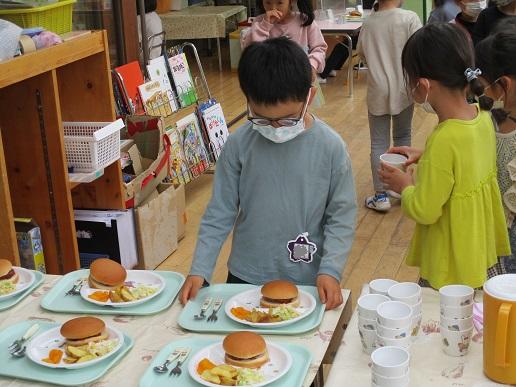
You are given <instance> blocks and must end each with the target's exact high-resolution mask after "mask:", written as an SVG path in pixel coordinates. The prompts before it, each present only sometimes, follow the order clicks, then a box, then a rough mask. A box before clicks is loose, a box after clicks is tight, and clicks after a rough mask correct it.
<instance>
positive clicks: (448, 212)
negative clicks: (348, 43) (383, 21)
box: [379, 23, 511, 289]
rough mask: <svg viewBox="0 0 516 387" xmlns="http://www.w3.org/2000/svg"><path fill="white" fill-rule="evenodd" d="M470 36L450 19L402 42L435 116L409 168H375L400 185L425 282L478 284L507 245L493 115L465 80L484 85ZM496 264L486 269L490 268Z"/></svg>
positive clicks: (416, 89)
mask: <svg viewBox="0 0 516 387" xmlns="http://www.w3.org/2000/svg"><path fill="white" fill-rule="evenodd" d="M474 63H475V58H474V53H473V47H472V42H471V41H470V39H469V38H468V37H467V35H466V34H465V33H464V32H463V31H462V30H461V29H460V27H457V26H455V25H453V24H449V23H436V24H428V25H427V26H425V27H423V28H422V29H421V30H419V31H417V32H416V33H415V34H414V35H413V36H412V37H411V38H410V39H409V40H408V42H407V44H406V45H405V48H404V49H403V55H402V65H403V70H404V72H405V75H406V78H407V83H408V85H407V87H409V88H410V90H412V94H413V98H414V101H416V102H417V103H420V104H422V105H427V107H426V108H425V110H432V109H433V110H434V111H435V113H436V114H437V118H438V119H439V123H438V125H437V126H436V128H435V129H434V130H433V132H432V133H431V134H430V136H429V138H428V139H427V141H426V146H425V149H424V151H420V150H417V149H414V148H409V147H400V148H392V149H390V152H394V153H401V154H405V155H406V156H407V157H408V161H407V163H406V165H407V166H408V165H410V164H415V163H417V179H414V178H413V176H412V174H411V173H410V172H402V171H401V170H399V169H396V168H393V167H390V166H388V165H385V164H383V165H382V170H381V171H380V172H379V173H380V176H381V179H382V181H383V182H384V183H385V184H387V185H388V186H389V187H390V189H392V190H394V191H395V192H398V193H401V206H402V210H403V213H404V214H405V215H407V216H408V217H410V218H411V219H413V220H415V221H416V230H415V234H414V236H413V238H412V243H411V246H410V249H409V253H408V257H407V264H408V265H411V266H419V267H420V276H421V279H422V280H421V281H420V282H421V284H422V285H426V286H428V285H430V286H432V287H433V288H435V289H439V288H440V287H442V286H444V285H448V284H464V285H469V286H471V287H474V288H477V287H481V286H482V285H483V284H484V282H485V280H486V274H487V272H488V269H489V268H492V267H493V266H497V265H499V263H498V258H497V257H498V256H501V255H509V254H510V251H511V250H510V246H509V240H508V236H507V228H506V223H505V218H504V213H503V207H502V202H501V196H500V189H499V188H498V182H497V179H496V138H495V132H494V127H493V121H492V120H491V115H490V114H489V112H487V111H482V110H480V109H479V107H478V105H469V104H468V103H467V101H466V93H467V91H468V87H469V88H470V89H471V91H472V92H474V93H475V94H476V95H477V96H480V95H481V94H482V93H483V87H482V85H481V83H480V81H479V80H478V77H477V76H478V75H479V74H480V72H479V71H478V70H475V69H474V68H475V67H474ZM495 272H496V270H490V272H489V274H494V273H495Z"/></svg>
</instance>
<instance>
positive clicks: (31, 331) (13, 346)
mask: <svg viewBox="0 0 516 387" xmlns="http://www.w3.org/2000/svg"><path fill="white" fill-rule="evenodd" d="M38 330H39V325H38V324H34V325H33V326H31V327H30V328H29V329H28V330H27V332H25V334H24V335H23V336H22V337H21V338H19V339H17V340H15V341H14V342H13V343H12V344H11V345H10V346H9V347H8V348H7V349H8V350H9V352H10V353H11V354H12V353H14V352H17V351H19V350H20V349H22V348H23V344H24V343H25V342H26V341H27V340H29V339H30V338H31V337H32V336H33V335H34V333H36V332H37V331H38Z"/></svg>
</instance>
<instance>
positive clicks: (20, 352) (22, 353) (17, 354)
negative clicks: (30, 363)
mask: <svg viewBox="0 0 516 387" xmlns="http://www.w3.org/2000/svg"><path fill="white" fill-rule="evenodd" d="M26 351H27V347H26V346H25V345H24V346H23V347H21V348H20V349H18V350H16V351H13V352H11V356H14V357H18V358H20V357H24V356H25V352H26Z"/></svg>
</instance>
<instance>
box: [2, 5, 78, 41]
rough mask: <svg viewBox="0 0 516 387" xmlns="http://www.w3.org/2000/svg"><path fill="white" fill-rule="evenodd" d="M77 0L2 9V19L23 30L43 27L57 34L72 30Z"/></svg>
mask: <svg viewBox="0 0 516 387" xmlns="http://www.w3.org/2000/svg"><path fill="white" fill-rule="evenodd" d="M75 2H76V0H60V1H59V2H57V3H54V4H49V5H45V6H43V7H34V8H23V9H0V19H5V20H8V21H10V22H12V23H14V24H17V25H19V26H20V27H22V28H30V27H43V28H45V29H47V30H48V31H52V32H55V33H56V34H64V33H65V32H70V31H71V30H72V12H73V4H74V3H75Z"/></svg>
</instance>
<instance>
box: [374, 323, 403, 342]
mask: <svg viewBox="0 0 516 387" xmlns="http://www.w3.org/2000/svg"><path fill="white" fill-rule="evenodd" d="M411 328H412V327H411V325H407V326H406V327H404V328H399V329H393V328H388V327H384V326H383V325H381V324H377V325H376V332H377V333H378V336H381V337H385V338H387V339H403V338H405V337H409V336H410V335H411V333H412V329H411Z"/></svg>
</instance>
